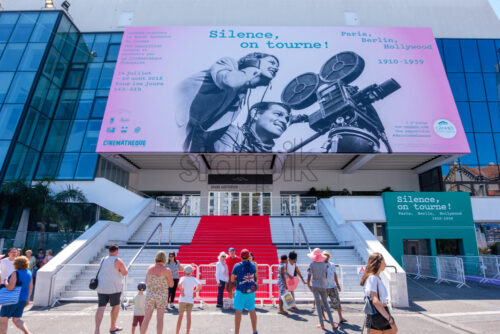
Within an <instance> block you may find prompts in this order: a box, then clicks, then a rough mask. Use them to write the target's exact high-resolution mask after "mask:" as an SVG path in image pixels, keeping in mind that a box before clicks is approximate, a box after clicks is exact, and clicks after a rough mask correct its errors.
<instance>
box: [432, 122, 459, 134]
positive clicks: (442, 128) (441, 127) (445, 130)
mask: <svg viewBox="0 0 500 334" xmlns="http://www.w3.org/2000/svg"><path fill="white" fill-rule="evenodd" d="M434 132H436V134H437V135H438V136H439V137H442V138H446V139H450V138H453V137H455V135H456V134H457V128H456V127H455V125H454V124H453V123H452V122H450V121H448V120H446V119H438V120H437V121H435V122H434Z"/></svg>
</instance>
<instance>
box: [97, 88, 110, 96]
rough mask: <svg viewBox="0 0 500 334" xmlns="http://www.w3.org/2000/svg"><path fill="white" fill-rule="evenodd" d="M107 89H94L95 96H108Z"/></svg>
mask: <svg viewBox="0 0 500 334" xmlns="http://www.w3.org/2000/svg"><path fill="white" fill-rule="evenodd" d="M108 95H109V89H98V90H96V91H95V96H96V97H108Z"/></svg>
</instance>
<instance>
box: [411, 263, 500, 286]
mask: <svg viewBox="0 0 500 334" xmlns="http://www.w3.org/2000/svg"><path fill="white" fill-rule="evenodd" d="M403 264H404V267H405V270H406V272H407V273H408V274H411V275H415V279H419V278H435V279H436V283H441V282H450V283H456V284H457V287H459V288H460V287H462V286H467V287H468V285H467V284H466V280H468V279H469V280H476V281H478V282H479V283H491V282H498V281H500V260H499V257H498V256H492V255H483V256H423V255H403Z"/></svg>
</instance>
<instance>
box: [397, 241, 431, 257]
mask: <svg viewBox="0 0 500 334" xmlns="http://www.w3.org/2000/svg"><path fill="white" fill-rule="evenodd" d="M403 253H404V254H405V255H431V250H430V240H429V239H404V240H403Z"/></svg>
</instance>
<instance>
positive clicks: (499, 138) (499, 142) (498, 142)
mask: <svg viewBox="0 0 500 334" xmlns="http://www.w3.org/2000/svg"><path fill="white" fill-rule="evenodd" d="M493 136H494V137H495V147H496V148H497V161H500V133H495V134H493Z"/></svg>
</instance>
